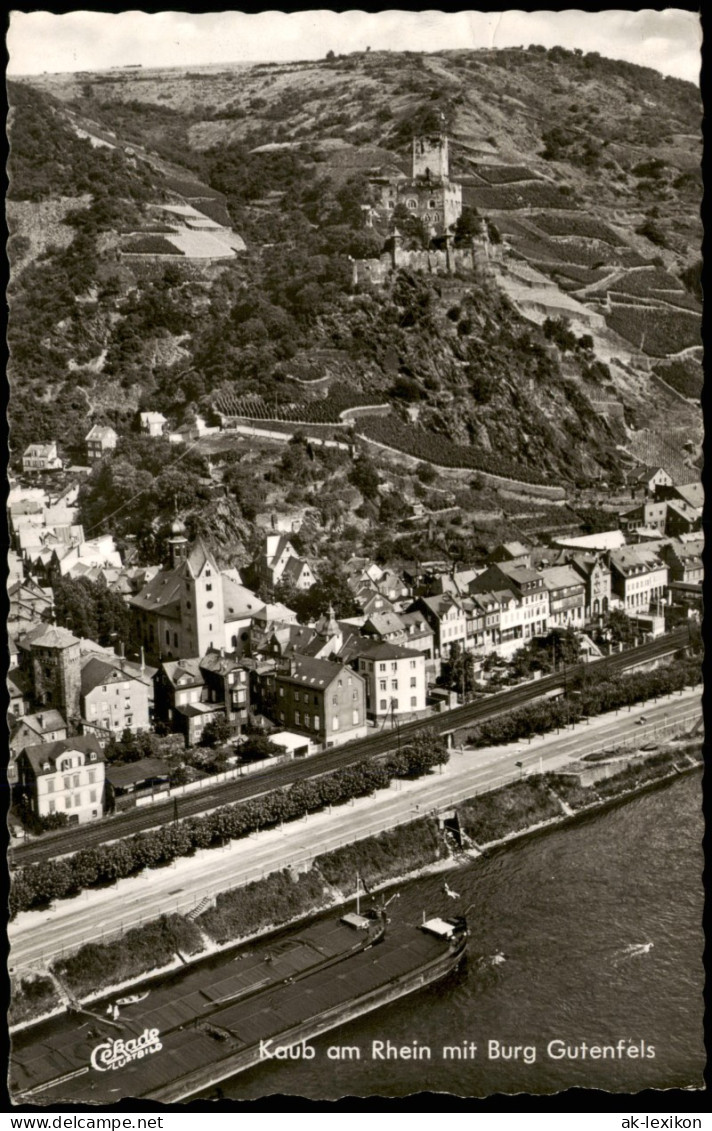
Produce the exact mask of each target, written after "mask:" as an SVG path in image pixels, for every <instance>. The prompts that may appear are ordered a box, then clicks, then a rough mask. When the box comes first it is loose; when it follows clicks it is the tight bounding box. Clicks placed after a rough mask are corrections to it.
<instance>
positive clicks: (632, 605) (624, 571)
mask: <svg viewBox="0 0 712 1131" xmlns="http://www.w3.org/2000/svg"><path fill="white" fill-rule="evenodd" d="M610 566H611V592H612V595H613V596H614V597H616V598H618V601H619V603H620V604H621V605H622V607H623V609H624V610H625V612H627V613H632V612H640V613H646V612H648V610H649V609H650V607H651V605H656V604H657V603H658V602H659V601H660V600H662V599H663V597H664V596H665V588H666V586H667V583H668V567H667V565H666V564H665V562H662V561H661V560H660V558H659V557H658V556H657V555H656V554H654V553H651V552H650V551H646V550H645V549H644V547H642V546H640V547H638V546H636V547H635V548H633V547H630V546H629V547H626V549H624V550H614V551H613V552H612V553H611V554H610Z"/></svg>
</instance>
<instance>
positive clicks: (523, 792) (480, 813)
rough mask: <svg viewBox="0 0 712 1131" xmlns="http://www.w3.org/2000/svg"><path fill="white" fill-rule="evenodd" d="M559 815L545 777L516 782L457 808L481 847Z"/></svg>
mask: <svg viewBox="0 0 712 1131" xmlns="http://www.w3.org/2000/svg"><path fill="white" fill-rule="evenodd" d="M560 815H561V806H560V805H559V804H558V802H557V801H556V800H555V799H554V798H553V797H552V796H551V794H550V793H549V791H548V789H547V786H546V783H545V780H544V779H543V778H536V779H534V780H532V781H521V782H514V783H513V784H512V785H506V786H504V787H503V788H502V789H497V790H494V791H493V792H491V793H487V794H485V795H484V796H481V797H474V798H472V799H471V800H470V801H465V802H464V804H463V805H461V806H460V807H459V808H458V817H459V820H460V825H461V827H462V829H463V830H464V831H465V833H466V834H467V835H468V836H469V837H472V839H473V840H475V841H476V842H477V843H478V844H489V843H490V842H491V841H493V840H500V839H501V838H502V837H504V836H507V835H508V834H509V833H515V832H519V831H520V830H521V829H528V828H530V827H531V826H532V825H538V824H539V823H540V822H541V821H548V820H550V819H551V818H552V817H558V816H560Z"/></svg>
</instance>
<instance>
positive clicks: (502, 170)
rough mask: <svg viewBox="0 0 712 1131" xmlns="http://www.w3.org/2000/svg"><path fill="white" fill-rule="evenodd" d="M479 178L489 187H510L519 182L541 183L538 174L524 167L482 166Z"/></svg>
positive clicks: (479, 170)
mask: <svg viewBox="0 0 712 1131" xmlns="http://www.w3.org/2000/svg"><path fill="white" fill-rule="evenodd" d="M477 177H478V178H479V179H481V180H483V181H486V182H487V184H489V185H510V184H515V183H516V182H517V181H541V177H540V176H539V174H538V173H533V172H532V170H531V169H527V168H526V166H524V165H480V166H479V167H478V169H477Z"/></svg>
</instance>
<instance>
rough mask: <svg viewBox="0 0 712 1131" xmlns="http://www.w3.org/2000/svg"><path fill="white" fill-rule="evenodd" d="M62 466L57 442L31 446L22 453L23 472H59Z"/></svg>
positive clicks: (52, 441)
mask: <svg viewBox="0 0 712 1131" xmlns="http://www.w3.org/2000/svg"><path fill="white" fill-rule="evenodd" d="M62 466H63V464H62V460H61V459H60V456H59V452H58V451H57V441H56V440H51V441H50V442H49V443H46V444H29V445H28V446H27V447H26V448H25V450H24V452H23V453H22V470H23V471H59V470H61V468H62Z"/></svg>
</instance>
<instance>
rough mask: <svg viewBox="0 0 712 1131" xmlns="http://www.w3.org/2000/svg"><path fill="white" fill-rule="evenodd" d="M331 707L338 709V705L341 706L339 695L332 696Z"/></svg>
mask: <svg viewBox="0 0 712 1131" xmlns="http://www.w3.org/2000/svg"><path fill="white" fill-rule="evenodd" d="M331 705H332V707H338V705H339V697H338V695H332V696H331Z"/></svg>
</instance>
